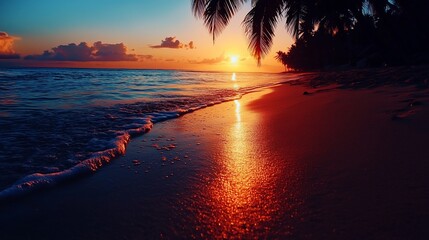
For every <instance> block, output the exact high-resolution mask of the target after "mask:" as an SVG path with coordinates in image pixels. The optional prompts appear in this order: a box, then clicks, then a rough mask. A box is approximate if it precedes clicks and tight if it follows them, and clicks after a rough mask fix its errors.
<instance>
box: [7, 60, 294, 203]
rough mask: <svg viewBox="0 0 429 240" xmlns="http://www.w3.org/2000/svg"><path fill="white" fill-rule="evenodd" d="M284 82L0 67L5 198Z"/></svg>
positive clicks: (268, 77) (93, 166) (91, 166)
mask: <svg viewBox="0 0 429 240" xmlns="http://www.w3.org/2000/svg"><path fill="white" fill-rule="evenodd" d="M287 80H290V79H288V76H287V75H284V74H267V73H222V72H190V71H175V70H122V69H121V70H115V69H53V68H22V69H0V197H1V196H2V195H9V194H16V192H21V191H22V192H25V191H26V189H33V188H38V187H41V186H44V185H52V184H55V183H56V182H57V181H61V180H63V179H68V178H72V177H73V176H77V175H79V174H82V173H86V172H92V171H95V170H97V169H98V168H100V167H101V166H103V165H104V164H106V163H108V162H109V161H111V160H112V159H113V158H115V157H117V156H120V155H121V154H124V152H125V146H126V144H127V142H128V141H129V140H130V139H131V138H132V137H134V136H136V135H139V134H143V133H145V132H147V131H149V130H150V129H151V128H152V127H156V123H157V122H160V121H164V120H168V119H171V118H175V117H179V116H180V115H182V114H185V113H188V112H191V111H194V110H196V109H199V108H203V107H207V106H210V105H213V104H216V103H220V102H224V101H228V100H232V99H237V98H240V97H241V96H242V95H243V94H245V93H248V92H251V91H256V90H258V89H260V88H263V87H267V86H272V85H275V84H279V83H281V82H284V81H287ZM154 124H155V125H154ZM5 189H6V190H5ZM2 190H3V191H2Z"/></svg>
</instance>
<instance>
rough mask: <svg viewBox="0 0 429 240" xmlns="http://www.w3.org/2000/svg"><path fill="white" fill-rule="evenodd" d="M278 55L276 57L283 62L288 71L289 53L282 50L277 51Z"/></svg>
mask: <svg viewBox="0 0 429 240" xmlns="http://www.w3.org/2000/svg"><path fill="white" fill-rule="evenodd" d="M276 54H277V55H276V56H275V57H274V58H275V59H276V60H277V61H279V62H281V63H282V64H283V66H284V67H285V72H287V70H288V69H287V54H286V53H285V52H282V51H278V52H276Z"/></svg>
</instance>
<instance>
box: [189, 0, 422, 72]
mask: <svg viewBox="0 0 429 240" xmlns="http://www.w3.org/2000/svg"><path fill="white" fill-rule="evenodd" d="M248 2H250V1H246V0H240V1H238V0H229V1H216V0H193V1H192V10H193V13H194V15H195V16H196V17H197V18H200V19H202V20H203V21H204V24H205V26H206V27H207V29H208V30H209V32H210V33H211V34H212V35H213V41H214V40H215V38H216V37H217V36H218V35H220V34H221V32H222V30H223V29H224V28H225V27H226V26H227V25H228V23H229V20H230V19H231V18H232V17H233V16H234V15H235V13H236V12H237V11H238V10H239V9H240V7H241V6H242V5H243V4H245V3H248ZM251 5H252V8H251V10H250V11H249V12H248V13H247V15H246V16H245V18H244V20H243V27H244V30H245V33H246V36H247V38H248V41H249V46H248V48H249V51H250V53H251V55H252V56H253V57H254V58H255V59H256V60H257V61H258V64H261V60H262V58H263V57H264V56H266V55H267V54H268V52H269V51H270V49H271V46H272V43H273V37H274V35H275V28H276V26H277V24H278V23H279V21H280V20H282V21H285V23H286V24H285V25H286V29H287V30H288V31H289V32H290V33H291V34H292V35H293V36H294V38H295V43H294V44H292V46H291V47H290V48H289V49H288V51H287V52H283V51H278V52H277V56H276V59H277V60H278V61H280V62H281V63H282V64H283V65H284V66H285V69H286V70H299V71H312V70H320V69H330V68H335V67H338V66H348V67H358V68H362V67H382V66H400V65H419V64H427V63H429V57H428V56H429V45H428V44H427V42H428V41H429V26H428V24H426V23H427V22H429V16H428V14H427V13H426V10H427V9H428V7H429V5H428V3H427V2H426V1H423V0H415V1H408V0H344V1H326V0H325V1H324V0H316V1H308V0H278V1H264V0H258V1H251Z"/></svg>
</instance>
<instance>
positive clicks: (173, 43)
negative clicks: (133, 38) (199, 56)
mask: <svg viewBox="0 0 429 240" xmlns="http://www.w3.org/2000/svg"><path fill="white" fill-rule="evenodd" d="M150 47H151V48H174V49H179V48H185V49H195V48H196V47H195V45H194V42H193V41H190V42H189V43H188V44H183V43H181V42H180V41H179V40H177V39H176V37H166V38H165V40H161V44H160V45H151V46H150Z"/></svg>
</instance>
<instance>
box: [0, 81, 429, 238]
mask: <svg viewBox="0 0 429 240" xmlns="http://www.w3.org/2000/svg"><path fill="white" fill-rule="evenodd" d="M338 87H339V86H338V85H332V84H331V85H324V86H323V87H320V86H319V88H311V87H308V86H307V85H305V84H301V85H294V86H290V85H282V86H279V87H276V88H273V89H271V90H265V91H263V92H258V93H252V94H248V95H246V96H244V97H243V98H242V99H240V100H237V101H232V102H227V103H223V104H219V105H215V106H212V107H208V108H205V109H202V110H199V111H196V112H194V113H191V114H187V115H185V116H183V117H181V118H178V119H174V120H170V121H167V122H163V123H160V124H156V125H155V127H154V128H153V130H152V131H151V132H149V133H148V134H145V135H144V136H142V137H139V138H136V139H134V140H133V141H132V142H131V143H130V144H129V145H128V149H127V153H126V156H124V157H121V158H119V159H117V160H115V161H113V162H112V163H111V164H110V165H108V166H107V167H105V168H103V169H102V170H101V171H99V172H97V173H96V174H94V175H92V176H90V177H88V178H84V179H82V180H79V181H77V182H71V183H69V184H67V185H64V186H61V187H58V188H55V189H52V190H47V191H45V192H42V193H39V194H36V195H33V196H29V197H27V198H26V199H23V200H20V201H17V202H15V203H10V204H7V205H5V206H2V207H0V239H150V238H167V239H170V238H244V239H249V238H269V239H276V238H277V239H278V238H287V237H289V238H292V239H426V238H427V237H429V230H428V228H427V226H428V225H429V206H428V204H427V203H428V202H429V194H428V192H429V178H428V177H427V173H428V171H429V161H428V159H429V151H428V149H427V142H428V140H429V125H428V124H427V123H428V122H429V107H428V106H429V94H428V90H427V89H421V88H417V87H415V86H378V87H376V88H372V89H366V88H364V89H359V90H353V89H339V88H338ZM304 92H305V94H304Z"/></svg>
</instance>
